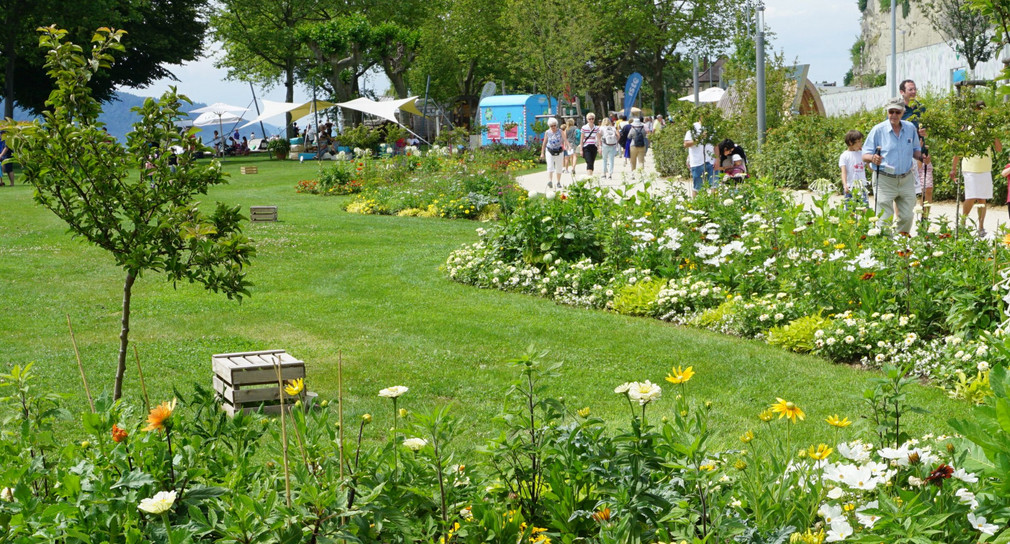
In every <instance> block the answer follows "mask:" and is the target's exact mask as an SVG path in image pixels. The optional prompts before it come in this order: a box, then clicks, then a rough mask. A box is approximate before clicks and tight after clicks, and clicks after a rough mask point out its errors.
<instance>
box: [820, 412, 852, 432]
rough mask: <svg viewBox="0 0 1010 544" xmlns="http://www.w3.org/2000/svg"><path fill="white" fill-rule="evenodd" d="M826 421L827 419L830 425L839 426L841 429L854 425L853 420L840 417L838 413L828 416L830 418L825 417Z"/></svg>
mask: <svg viewBox="0 0 1010 544" xmlns="http://www.w3.org/2000/svg"><path fill="white" fill-rule="evenodd" d="M824 421H827V422H828V425H831V426H832V427H838V428H839V429H844V428H846V427H848V426H849V425H852V422H851V421H849V418H847V417H843V418H841V419H838V414H835V415H833V416H828V419H825V420H824Z"/></svg>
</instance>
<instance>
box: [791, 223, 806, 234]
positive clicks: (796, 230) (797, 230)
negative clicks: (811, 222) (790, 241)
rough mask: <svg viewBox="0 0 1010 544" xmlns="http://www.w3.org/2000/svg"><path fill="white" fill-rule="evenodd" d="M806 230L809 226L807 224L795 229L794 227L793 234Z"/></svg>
mask: <svg viewBox="0 0 1010 544" xmlns="http://www.w3.org/2000/svg"><path fill="white" fill-rule="evenodd" d="M805 230H807V226H806V225H800V226H798V227H796V228H795V229H793V234H797V233H800V232H803V231H805Z"/></svg>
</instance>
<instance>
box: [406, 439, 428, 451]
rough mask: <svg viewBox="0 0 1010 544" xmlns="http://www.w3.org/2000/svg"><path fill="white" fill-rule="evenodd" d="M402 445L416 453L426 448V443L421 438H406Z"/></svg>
mask: <svg viewBox="0 0 1010 544" xmlns="http://www.w3.org/2000/svg"><path fill="white" fill-rule="evenodd" d="M403 445H404V446H407V447H408V448H410V450H411V451H418V450H420V449H421V448H423V447H425V446H427V445H428V441H427V440H425V439H423V438H408V439H406V440H404V441H403Z"/></svg>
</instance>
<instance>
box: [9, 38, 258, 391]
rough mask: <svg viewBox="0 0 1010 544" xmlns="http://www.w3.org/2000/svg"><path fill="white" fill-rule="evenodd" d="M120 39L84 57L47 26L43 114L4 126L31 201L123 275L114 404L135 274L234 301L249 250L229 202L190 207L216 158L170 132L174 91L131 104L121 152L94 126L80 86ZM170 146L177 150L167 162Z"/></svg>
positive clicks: (216, 178) (87, 95)
mask: <svg viewBox="0 0 1010 544" xmlns="http://www.w3.org/2000/svg"><path fill="white" fill-rule="evenodd" d="M121 38H122V31H115V32H114V31H111V30H109V29H99V31H98V32H97V33H95V34H94V39H93V41H94V42H95V43H94V46H93V49H92V54H91V55H90V56H85V55H83V54H82V53H81V48H80V47H78V46H75V45H74V44H73V43H70V42H67V41H66V32H65V31H62V30H59V29H57V28H55V27H49V28H48V29H46V31H45V32H44V34H43V36H42V40H41V45H42V46H43V47H45V49H46V50H47V51H48V53H47V57H48V60H47V68H48V69H49V73H50V74H51V75H52V77H53V78H54V79H55V80H56V88H55V89H54V90H53V92H52V93H51V94H50V95H49V100H48V104H49V108H50V109H48V110H45V111H43V112H42V122H40V123H32V124H28V125H20V126H18V125H14V126H12V127H9V130H10V131H11V137H10V143H11V146H12V147H13V148H14V151H15V153H16V155H17V157H18V162H20V163H21V164H22V165H23V166H24V174H25V179H26V180H27V181H28V183H30V184H32V185H33V186H34V188H35V200H36V201H37V202H38V203H39V204H42V205H43V206H45V207H47V208H49V209H50V210H52V212H53V213H55V214H56V215H57V216H58V217H59V218H60V219H63V220H64V221H66V223H67V225H68V226H69V228H70V232H71V233H73V234H74V235H75V236H79V237H81V238H83V239H84V240H87V241H88V242H90V243H92V244H94V245H96V246H98V247H100V248H102V249H104V250H106V251H107V252H109V253H110V254H111V256H112V257H113V259H114V260H115V262H116V265H117V266H120V267H122V268H123V270H124V272H125V280H124V284H123V313H122V328H121V331H120V336H119V340H120V344H119V346H120V348H119V361H118V365H117V369H116V380H115V386H114V390H113V396H114V398H116V399H118V398H119V397H120V396H121V395H122V391H123V377H124V375H125V373H126V356H127V346H128V343H129V333H130V307H131V297H132V293H133V285H134V282H135V281H136V280H137V278H139V277H140V276H141V274H142V273H144V272H148V273H153V272H164V273H165V275H166V276H167V278H168V279H169V280H170V281H172V282H173V283H175V282H178V281H186V282H191V283H192V282H195V283H200V284H202V285H204V286H205V287H206V288H207V289H210V290H212V291H218V292H222V293H224V294H226V295H227V296H228V297H229V298H231V297H242V296H243V295H248V291H247V288H248V286H249V283H248V282H247V281H246V279H245V267H246V266H247V265H248V264H249V259H250V257H252V255H253V253H254V249H253V247H252V246H251V244H250V243H249V240H248V239H247V238H246V237H245V236H244V235H243V234H242V229H241V220H242V217H241V215H240V214H239V211H238V207H237V206H236V207H229V206H225V205H224V204H220V203H219V204H218V206H217V209H216V210H215V211H214V212H213V213H212V214H210V215H206V214H205V213H204V212H202V211H201V210H200V206H199V203H198V202H196V201H195V198H196V197H197V196H198V195H205V194H206V193H207V190H208V189H209V188H210V187H212V186H214V185H217V184H220V183H223V182H224V177H223V175H222V173H221V167H220V165H219V164H217V163H216V161H215V162H211V163H209V164H208V163H202V164H201V163H197V162H196V160H195V156H194V151H195V150H196V148H197V147H199V143H198V141H197V140H196V138H195V137H194V136H193V134H192V133H185V134H180V133H179V130H178V128H176V126H175V121H177V120H178V119H180V118H181V117H183V115H184V114H183V113H181V112H180V111H179V108H180V106H181V101H182V100H185V98H183V97H179V96H177V95H176V93H175V89H172V90H171V91H169V92H167V93H165V95H164V96H163V97H162V98H161V100H160V101H155V100H154V99H150V98H149V99H147V101H145V103H144V105H143V106H142V107H141V108H138V110H139V111H138V113H139V114H140V118H141V120H140V122H138V123H137V124H135V125H134V131H133V132H131V133H130V137H129V141H128V143H127V147H126V148H124V147H123V146H122V145H121V144H120V143H119V142H118V141H116V140H114V139H112V138H110V137H109V135H108V134H107V133H105V132H104V131H102V130H101V124H100V123H99V122H98V115H99V113H101V108H100V106H99V103H98V102H97V101H96V100H95V99H94V97H93V94H92V90H91V89H90V88H89V82H90V81H91V80H93V78H94V76H95V75H96V74H98V73H100V72H101V70H103V69H108V68H109V67H110V64H111V63H112V58H113V57H112V54H111V52H112V51H114V50H121V49H122V48H121V47H120V46H119V41H120V39H121ZM171 148H182V149H183V152H182V153H181V154H180V155H178V156H175V155H174V154H173V153H171V152H169V151H168V150H169V149H171ZM173 163H175V164H173Z"/></svg>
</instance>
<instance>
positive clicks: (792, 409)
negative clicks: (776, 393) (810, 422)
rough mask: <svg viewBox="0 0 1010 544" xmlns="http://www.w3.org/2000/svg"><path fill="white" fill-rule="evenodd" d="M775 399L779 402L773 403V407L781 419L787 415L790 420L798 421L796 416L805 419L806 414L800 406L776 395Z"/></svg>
mask: <svg viewBox="0 0 1010 544" xmlns="http://www.w3.org/2000/svg"><path fill="white" fill-rule="evenodd" d="M775 400H776V401H777V402H776V403H775V404H772V406H771V409H772V411H773V412H775V413H777V414H778V415H779V419H782V418H784V417H787V418H789V421H792V422H793V423H796V418H800V419H804V418H805V417H806V414H804V413H803V410H800V407H799V406H796V405H795V404H793V403H791V402H789V401H787V400H783V399H781V398H777V397H776V399H775Z"/></svg>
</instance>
